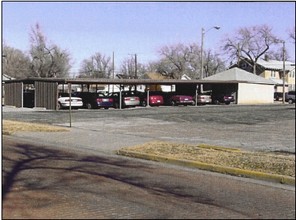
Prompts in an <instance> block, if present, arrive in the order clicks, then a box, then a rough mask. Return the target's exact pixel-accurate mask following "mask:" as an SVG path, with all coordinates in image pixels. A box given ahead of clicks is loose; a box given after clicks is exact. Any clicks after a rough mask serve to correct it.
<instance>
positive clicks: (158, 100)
mask: <svg viewBox="0 0 296 220" xmlns="http://www.w3.org/2000/svg"><path fill="white" fill-rule="evenodd" d="M137 95H138V96H139V97H140V105H141V106H144V107H145V106H147V104H148V102H147V92H138V93H137ZM163 104H164V99H163V96H162V95H161V94H160V93H159V92H149V106H160V105H163Z"/></svg>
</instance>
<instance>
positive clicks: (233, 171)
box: [116, 150, 295, 185]
mask: <svg viewBox="0 0 296 220" xmlns="http://www.w3.org/2000/svg"><path fill="white" fill-rule="evenodd" d="M116 153H117V154H119V155H123V156H130V157H136V158H140V159H146V160H153V161H159V162H166V163H171V164H177V165H182V166H188V167H195V168H199V169H202V170H208V171H213V172H218V173H223V174H230V175H234V176H242V177H249V178H254V179H260V180H269V181H273V182H278V183H282V184H287V185H295V178H293V177H290V176H283V175H278V174H269V173H263V172H257V171H252V170H243V169H239V168H232V167H224V166H219V165H215V164H208V163H201V162H196V161H190V160H178V159H175V158H170V157H163V156H156V155H153V154H146V153H138V152H132V151H126V150H118V151H117V152H116Z"/></svg>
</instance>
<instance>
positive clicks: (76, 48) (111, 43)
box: [1, 2, 295, 72]
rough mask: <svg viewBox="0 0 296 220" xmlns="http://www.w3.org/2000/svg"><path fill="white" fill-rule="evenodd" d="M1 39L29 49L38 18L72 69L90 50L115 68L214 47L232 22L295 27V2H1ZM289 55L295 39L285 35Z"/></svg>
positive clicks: (280, 32)
mask: <svg viewBox="0 0 296 220" xmlns="http://www.w3.org/2000/svg"><path fill="white" fill-rule="evenodd" d="M1 23H2V41H4V42H5V43H6V44H7V45H8V46H11V47H14V48H17V49H20V50H22V51H24V52H28V51H29V47H30V42H29V34H30V32H31V28H32V27H33V26H34V25H35V24H36V23H39V24H40V26H41V29H42V31H43V33H44V35H45V36H46V37H47V40H48V43H54V44H56V45H58V46H59V47H60V48H62V49H66V50H68V52H69V53H70V54H71V57H72V61H73V68H72V70H71V72H77V71H78V69H79V67H80V63H81V61H82V60H83V59H86V58H89V57H90V56H92V55H94V54H95V53H96V52H100V53H101V54H103V55H106V56H110V57H112V53H113V52H114V54H115V68H116V70H118V69H119V64H120V62H121V61H122V60H123V59H126V58H128V57H130V56H131V54H137V59H138V62H140V63H148V62H149V61H153V60H156V59H157V58H158V53H157V52H158V50H159V49H160V48H161V47H162V46H165V45H172V44H176V43H184V44H189V43H198V44H200V43H201V29H202V28H205V29H206V30H209V29H210V28H211V27H213V26H220V27H221V29H220V30H216V29H211V30H209V31H208V32H206V34H205V43H204V47H205V49H212V50H214V51H215V50H218V47H219V46H220V45H221V40H222V39H223V38H224V37H225V36H226V35H227V34H229V35H231V34H233V33H234V32H235V31H236V30H237V29H238V28H241V27H250V26H255V25H263V24H266V25H269V26H270V27H272V29H273V31H274V33H275V34H276V35H277V36H278V37H279V38H281V39H284V40H287V38H288V31H289V30H291V29H292V28H294V27H295V2H112V3H110V2H2V22H1ZM286 46H287V49H288V51H289V54H290V56H291V58H292V60H293V61H294V60H295V44H292V43H290V41H288V40H287V43H286Z"/></svg>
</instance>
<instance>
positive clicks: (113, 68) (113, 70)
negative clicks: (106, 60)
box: [112, 51, 115, 92]
mask: <svg viewBox="0 0 296 220" xmlns="http://www.w3.org/2000/svg"><path fill="white" fill-rule="evenodd" d="M112 72H113V73H112V74H113V76H112V78H113V79H114V75H115V74H114V73H115V64H114V51H113V54H112ZM112 92H114V84H112Z"/></svg>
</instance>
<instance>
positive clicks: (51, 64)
mask: <svg viewBox="0 0 296 220" xmlns="http://www.w3.org/2000/svg"><path fill="white" fill-rule="evenodd" d="M30 43H31V49H30V55H31V59H32V63H31V70H32V76H36V77H67V76H69V70H70V68H71V65H70V55H69V53H68V52H67V51H66V50H62V49H60V48H59V47H58V46H57V45H48V44H47V42H46V38H45V36H44V34H43V33H42V31H41V28H40V25H39V24H38V23H37V24H36V25H35V27H34V28H32V32H31V34H30Z"/></svg>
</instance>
